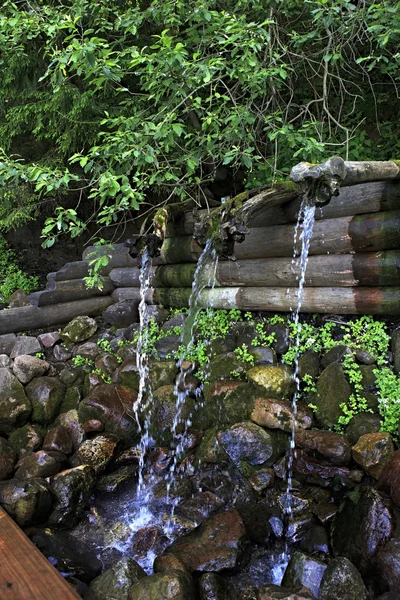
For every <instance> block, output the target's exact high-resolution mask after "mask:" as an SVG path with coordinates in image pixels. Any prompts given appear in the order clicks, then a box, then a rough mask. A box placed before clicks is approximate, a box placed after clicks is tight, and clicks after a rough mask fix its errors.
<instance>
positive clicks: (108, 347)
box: [97, 339, 114, 354]
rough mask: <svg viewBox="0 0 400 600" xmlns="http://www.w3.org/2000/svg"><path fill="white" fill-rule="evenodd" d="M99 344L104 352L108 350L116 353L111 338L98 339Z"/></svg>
mask: <svg viewBox="0 0 400 600" xmlns="http://www.w3.org/2000/svg"><path fill="white" fill-rule="evenodd" d="M97 345H98V346H99V348H101V349H102V350H104V352H107V353H108V354H114V352H113V349H112V348H111V344H110V342H109V340H105V339H100V340H97Z"/></svg>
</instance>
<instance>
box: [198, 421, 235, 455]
mask: <svg viewBox="0 0 400 600" xmlns="http://www.w3.org/2000/svg"><path fill="white" fill-rule="evenodd" d="M197 458H198V460H200V461H201V462H202V463H210V464H221V463H224V462H228V461H229V459H228V456H227V454H226V452H225V450H224V448H223V446H222V444H221V443H220V441H219V439H218V429H217V428H216V427H213V428H211V429H208V430H207V431H206V432H205V434H204V437H203V439H202V440H201V443H200V446H199V448H198V450H197Z"/></svg>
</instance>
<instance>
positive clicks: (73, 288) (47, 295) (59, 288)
mask: <svg viewBox="0 0 400 600" xmlns="http://www.w3.org/2000/svg"><path fill="white" fill-rule="evenodd" d="M113 289H114V286H113V284H112V283H111V280H110V278H109V277H103V288H102V289H101V290H100V289H99V288H97V287H94V288H87V287H86V285H85V282H84V281H83V279H71V280H70V281H54V282H49V283H48V285H47V287H46V289H45V290H43V291H42V292H34V293H33V294H30V296H29V300H30V301H31V304H32V305H33V306H48V305H49V304H60V303H61V302H74V301H75V300H84V299H85V298H94V297H95V296H109V295H110V294H111V292H112V291H113Z"/></svg>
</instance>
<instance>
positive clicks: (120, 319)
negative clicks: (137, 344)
mask: <svg viewBox="0 0 400 600" xmlns="http://www.w3.org/2000/svg"><path fill="white" fill-rule="evenodd" d="M138 307H139V302H138V301H137V300H122V302H116V303H115V304H111V306H108V307H107V308H106V310H105V311H104V313H103V318H104V321H105V322H106V323H108V325H112V326H113V327H128V325H131V324H132V323H137V322H138V321H139V310H138Z"/></svg>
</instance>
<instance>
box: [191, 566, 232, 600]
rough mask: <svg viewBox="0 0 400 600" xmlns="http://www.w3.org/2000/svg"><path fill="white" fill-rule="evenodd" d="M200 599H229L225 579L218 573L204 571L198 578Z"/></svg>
mask: <svg viewBox="0 0 400 600" xmlns="http://www.w3.org/2000/svg"><path fill="white" fill-rule="evenodd" d="M198 590H199V596H200V599H199V600H228V597H227V591H226V586H225V581H224V579H223V578H222V577H221V576H220V575H217V574H216V573H203V575H200V578H199V580H198Z"/></svg>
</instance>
